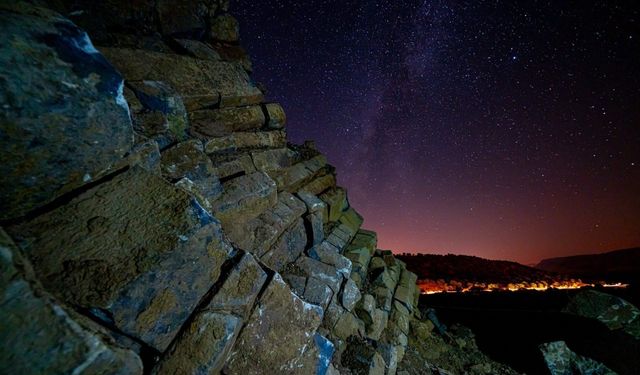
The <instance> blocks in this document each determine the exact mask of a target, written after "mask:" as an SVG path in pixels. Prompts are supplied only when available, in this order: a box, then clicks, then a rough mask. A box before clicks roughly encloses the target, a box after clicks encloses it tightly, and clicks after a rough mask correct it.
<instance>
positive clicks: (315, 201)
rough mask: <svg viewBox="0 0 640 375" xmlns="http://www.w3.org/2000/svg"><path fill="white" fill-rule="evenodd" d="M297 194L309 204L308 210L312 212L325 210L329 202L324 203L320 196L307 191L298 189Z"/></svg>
mask: <svg viewBox="0 0 640 375" xmlns="http://www.w3.org/2000/svg"><path fill="white" fill-rule="evenodd" d="M296 195H297V196H298V198H300V199H302V201H303V202H304V203H305V205H306V206H307V210H308V211H309V212H310V213H315V212H323V211H324V210H325V209H326V207H327V204H326V203H324V202H323V201H322V200H321V199H320V198H318V197H317V196H316V195H314V194H311V193H309V192H307V191H304V190H301V191H298V192H297V193H296Z"/></svg>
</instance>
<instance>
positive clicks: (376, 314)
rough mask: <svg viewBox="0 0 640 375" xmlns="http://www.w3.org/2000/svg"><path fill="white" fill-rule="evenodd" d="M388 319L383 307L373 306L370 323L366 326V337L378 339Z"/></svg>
mask: <svg viewBox="0 0 640 375" xmlns="http://www.w3.org/2000/svg"><path fill="white" fill-rule="evenodd" d="M388 321H389V313H388V312H387V311H385V310H383V309H380V308H375V309H374V310H373V311H372V312H371V323H370V324H369V325H367V326H366V337H368V338H369V339H371V340H380V338H381V336H382V332H383V331H384V329H385V328H386V326H387V322H388Z"/></svg>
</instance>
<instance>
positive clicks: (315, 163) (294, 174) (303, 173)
mask: <svg viewBox="0 0 640 375" xmlns="http://www.w3.org/2000/svg"><path fill="white" fill-rule="evenodd" d="M326 163H327V159H326V158H325V157H324V155H318V156H316V157H313V158H312V159H309V160H306V161H304V162H301V163H297V164H294V165H292V166H291V167H289V168H287V169H285V170H284V171H282V174H280V175H279V176H277V178H276V183H277V184H278V190H286V191H289V192H295V191H297V190H299V188H300V187H301V186H303V185H304V184H305V183H307V182H308V181H310V180H311V179H312V178H313V176H315V174H316V173H318V171H320V169H321V168H322V167H324V166H325V164H326Z"/></svg>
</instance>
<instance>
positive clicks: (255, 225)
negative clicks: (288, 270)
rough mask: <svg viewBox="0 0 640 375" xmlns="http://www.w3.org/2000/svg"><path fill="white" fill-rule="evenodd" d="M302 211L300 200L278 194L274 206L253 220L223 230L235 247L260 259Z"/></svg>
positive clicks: (233, 224) (230, 223)
mask: <svg viewBox="0 0 640 375" xmlns="http://www.w3.org/2000/svg"><path fill="white" fill-rule="evenodd" d="M304 210H305V208H304V204H303V203H302V202H300V200H298V199H297V198H295V197H294V196H293V195H291V194H289V193H286V192H282V193H280V194H278V200H277V203H276V205H275V206H273V207H271V208H269V209H267V210H266V211H265V212H263V213H262V214H260V216H258V217H257V218H255V219H253V220H249V221H246V222H242V221H233V222H229V223H227V225H226V227H225V230H226V233H227V236H228V237H229V239H230V240H231V242H232V243H234V244H235V245H236V246H237V247H239V248H241V249H243V250H245V251H248V252H251V253H254V254H256V255H257V256H258V257H261V256H262V255H264V254H265V252H267V251H268V250H269V249H271V247H272V246H273V245H274V243H275V242H276V241H277V240H278V238H279V237H280V236H281V235H282V233H283V232H284V231H285V230H286V229H287V228H289V227H291V226H292V225H293V224H294V223H295V222H296V220H297V219H298V218H299V217H300V216H301V215H302V214H303V213H304Z"/></svg>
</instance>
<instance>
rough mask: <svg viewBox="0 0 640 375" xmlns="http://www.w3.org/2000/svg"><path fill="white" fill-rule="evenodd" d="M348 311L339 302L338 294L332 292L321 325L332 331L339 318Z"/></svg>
mask: <svg viewBox="0 0 640 375" xmlns="http://www.w3.org/2000/svg"><path fill="white" fill-rule="evenodd" d="M348 313H349V312H348V311H347V310H346V309H345V308H344V307H342V304H341V303H340V302H339V300H338V295H337V294H336V293H334V294H333V295H332V296H331V301H330V303H329V306H327V308H326V309H325V312H324V320H323V322H322V326H323V327H325V328H327V329H328V330H329V331H333V330H334V327H335V326H336V324H338V321H339V320H340V318H341V317H342V316H343V315H345V314H348Z"/></svg>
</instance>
